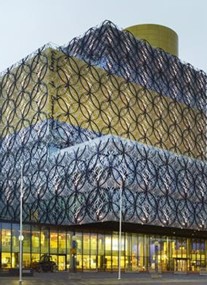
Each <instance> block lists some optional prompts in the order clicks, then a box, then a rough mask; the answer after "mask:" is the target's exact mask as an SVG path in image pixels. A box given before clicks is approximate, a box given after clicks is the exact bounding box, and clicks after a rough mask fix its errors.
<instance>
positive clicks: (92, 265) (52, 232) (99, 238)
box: [0, 223, 207, 272]
mask: <svg viewBox="0 0 207 285" xmlns="http://www.w3.org/2000/svg"><path fill="white" fill-rule="evenodd" d="M18 230H19V228H18V225H17V224H7V223H2V224H1V247H2V253H1V260H0V261H1V264H2V268H12V267H13V268H15V267H18V262H19V241H18ZM23 235H24V241H23V266H24V268H30V266H31V263H32V262H34V261H38V260H39V259H40V256H41V255H42V254H44V253H49V254H50V255H51V256H52V259H53V260H54V261H55V262H56V263H57V265H58V270H60V271H63V270H68V269H69V268H70V264H71V260H72V251H71V247H72V239H74V238H75V240H76V242H77V252H76V253H77V254H76V256H75V258H76V269H77V270H80V271H84V270H96V271H113V270H117V269H118V250H119V243H118V241H119V240H118V233H117V232H110V233H98V232H97V233H96V232H90V233H89V232H76V233H75V235H74V232H71V231H67V230H63V229H62V228H61V230H60V229H58V228H55V227H52V228H51V227H48V228H46V227H40V226H24V231H23ZM206 246H207V241H205V240H204V239H192V238H185V237H170V236H159V235H146V234H138V233H123V234H122V243H121V268H122V270H124V271H148V270H153V269H155V268H156V266H157V268H158V269H160V270H162V271H163V272H165V271H194V272H196V271H199V270H200V268H201V267H205V266H206V252H205V249H206Z"/></svg>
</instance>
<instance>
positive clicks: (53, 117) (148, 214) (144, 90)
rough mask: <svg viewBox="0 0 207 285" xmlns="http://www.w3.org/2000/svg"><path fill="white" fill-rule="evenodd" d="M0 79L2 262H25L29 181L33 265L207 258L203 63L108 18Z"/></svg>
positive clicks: (192, 266)
mask: <svg viewBox="0 0 207 285" xmlns="http://www.w3.org/2000/svg"><path fill="white" fill-rule="evenodd" d="M0 88H1V92H0V104H1V124H0V134H1V149H0V158H1V159H0V169H1V172H0V187H1V188H0V189H1V192H0V221H1V239H0V240H1V251H0V260H1V267H8V268H10V267H17V266H18V263H19V218H20V192H21V191H20V190H22V192H23V198H22V200H23V236H24V240H23V264H24V266H25V267H30V266H31V264H32V262H33V261H35V260H39V258H40V256H41V255H42V254H44V253H46V254H50V255H52V257H53V259H54V260H55V261H56V262H57V264H58V268H59V270H65V269H68V268H71V264H72V262H73V263H74V260H75V266H76V269H78V270H110V271H113V270H117V269H118V265H119V253H121V257H120V265H121V268H122V269H123V270H132V271H138V270H140V271H142V270H150V269H155V268H160V269H161V270H163V271H169V270H170V271H173V270H176V271H187V270H188V271H198V270H200V268H201V267H206V260H207V239H206V229H207V207H206V206H207V198H206V186H207V166H206V90H207V76H206V74H205V73H204V72H203V71H197V70H195V69H194V68H193V67H192V66H191V65H189V64H183V63H182V62H181V61H180V60H179V59H178V57H176V56H174V55H171V54H169V53H168V52H165V51H163V50H162V49H160V48H153V47H152V46H151V45H150V44H149V43H148V42H146V41H143V40H139V39H137V38H135V37H134V36H133V34H131V33H130V32H128V31H120V30H119V29H118V28H117V27H116V26H114V25H113V24H112V23H111V22H104V23H103V24H102V25H101V26H99V27H96V28H93V29H90V30H89V31H88V32H87V33H86V34H85V35H84V36H83V37H80V38H75V39H74V40H72V41H71V42H70V43H69V44H68V45H67V46H64V47H58V48H53V47H51V46H44V47H42V48H40V49H39V50H38V51H37V52H35V53H34V54H32V55H30V56H28V57H27V58H25V59H23V60H22V61H21V62H19V63H18V64H17V65H15V66H12V67H11V68H10V69H7V70H6V72H4V73H3V74H2V76H1V83H0ZM120 216H121V219H122V221H121V224H122V237H121V241H120V239H119V235H118V234H119V225H120ZM74 241H75V242H74Z"/></svg>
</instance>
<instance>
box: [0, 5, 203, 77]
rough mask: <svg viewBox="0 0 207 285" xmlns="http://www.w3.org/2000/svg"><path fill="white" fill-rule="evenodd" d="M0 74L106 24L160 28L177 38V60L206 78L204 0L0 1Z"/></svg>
mask: <svg viewBox="0 0 207 285" xmlns="http://www.w3.org/2000/svg"><path fill="white" fill-rule="evenodd" d="M0 4H1V5H0V7H1V9H0V25H1V32H0V33H1V45H0V71H4V70H5V69H6V68H7V67H10V66H11V65H12V64H14V63H16V62H18V61H19V60H21V59H22V58H24V57H26V56H27V55H28V54H31V53H33V52H34V51H35V50H37V49H38V48H39V47H41V46H43V45H44V44H46V43H48V42H52V43H54V44H56V45H65V44H67V43H68V42H69V41H70V40H72V39H73V38H74V37H76V36H81V35H83V34H84V33H85V32H86V31H87V30H88V29H89V28H91V27H94V26H97V25H100V24H101V23H102V22H103V21H104V20H110V21H112V22H113V23H114V24H115V25H117V27H118V28H120V29H123V28H126V27H129V26H132V25H136V24H146V23H153V24H160V25H164V26H168V27H169V28H171V29H173V30H174V31H176V33H177V34H178V36H179V58H180V59H181V60H182V61H183V62H188V63H190V64H191V65H193V66H194V67H195V68H196V69H202V70H203V71H205V72H207V16H206V11H207V1H206V0H142V1H141V0H104V1H100V0H75V1H74V0H18V1H17V0H0Z"/></svg>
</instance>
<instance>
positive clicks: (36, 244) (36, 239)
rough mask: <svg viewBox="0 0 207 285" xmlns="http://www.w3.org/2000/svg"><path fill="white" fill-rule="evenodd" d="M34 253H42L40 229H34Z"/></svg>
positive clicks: (35, 227)
mask: <svg viewBox="0 0 207 285" xmlns="http://www.w3.org/2000/svg"><path fill="white" fill-rule="evenodd" d="M32 252H40V228H39V227H37V226H33V227H32Z"/></svg>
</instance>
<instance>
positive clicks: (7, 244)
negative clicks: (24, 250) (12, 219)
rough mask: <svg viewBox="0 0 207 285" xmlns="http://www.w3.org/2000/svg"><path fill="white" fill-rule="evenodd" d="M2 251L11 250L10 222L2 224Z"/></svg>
mask: <svg viewBox="0 0 207 285" xmlns="http://www.w3.org/2000/svg"><path fill="white" fill-rule="evenodd" d="M2 251H5V252H6V251H8V252H10V251H11V224H6V223H3V224H2Z"/></svg>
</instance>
